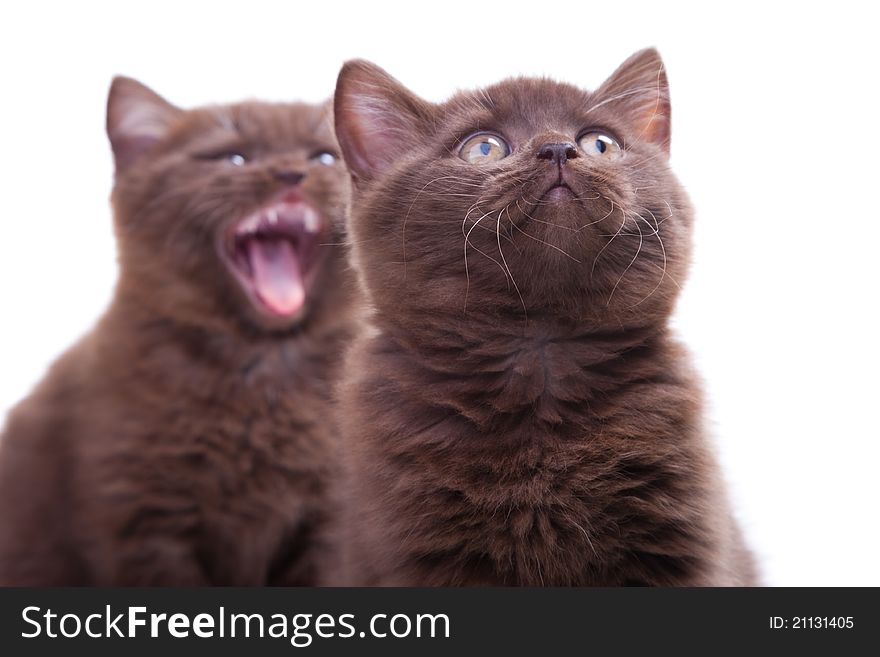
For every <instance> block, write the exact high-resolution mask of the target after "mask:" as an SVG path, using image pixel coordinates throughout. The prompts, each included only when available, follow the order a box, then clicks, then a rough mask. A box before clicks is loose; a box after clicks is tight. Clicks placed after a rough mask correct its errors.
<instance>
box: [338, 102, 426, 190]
mask: <svg viewBox="0 0 880 657" xmlns="http://www.w3.org/2000/svg"><path fill="white" fill-rule="evenodd" d="M348 103H349V105H348V107H346V108H345V109H342V110H340V111H339V112H338V113H337V126H339V128H338V129H337V136H338V137H339V140H340V142H341V143H342V146H343V150H344V152H345V156H346V163H347V164H348V166H349V167H350V168H351V169H352V171H353V172H354V173H355V175H356V176H358V177H362V178H370V177H372V176H375V175H376V174H377V173H379V172H381V171H382V170H384V169H385V168H387V167H388V166H389V165H390V164H391V163H393V162H394V161H395V159H396V158H397V157H398V156H399V155H400V151H401V149H403V148H405V147H406V144H405V142H406V139H407V136H408V134H409V132H408V131H407V130H406V124H407V123H408V120H407V117H406V116H405V115H404V114H403V112H399V113H398V112H395V109H394V107H393V106H389V105H392V103H391V102H389V101H387V100H385V99H384V98H376V97H372V96H364V95H359V94H352V95H351V97H350V98H349V99H348Z"/></svg>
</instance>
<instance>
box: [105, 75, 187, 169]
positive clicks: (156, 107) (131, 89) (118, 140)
mask: <svg viewBox="0 0 880 657" xmlns="http://www.w3.org/2000/svg"><path fill="white" fill-rule="evenodd" d="M182 111H183V110H181V109H180V108H178V107H175V106H174V105H172V104H171V103H169V102H168V101H167V100H165V99H164V98H162V96H160V95H159V94H157V93H156V92H155V91H153V90H152V89H150V88H149V87H147V86H145V85H143V84H141V83H140V82H138V81H137V80H133V79H132V78H126V77H122V76H117V77H115V78H113V83H112V84H111V85H110V93H109V95H108V96H107V136H108V137H109V138H110V145H111V146H112V147H113V158H114V160H115V161H116V171H117V172H118V171H123V170H125V169H126V168H127V167H129V166H130V165H131V164H132V163H133V162H134V161H135V160H137V159H138V158H139V157H140V156H141V155H143V154H144V153H145V152H147V151H148V150H149V149H150V148H151V147H152V146H153V145H155V144H156V142H158V141H159V140H160V139H162V137H164V136H165V134H166V132H167V131H168V128H169V127H170V126H171V124H172V123H173V122H174V120H175V119H176V118H177V117H178V116H179V115H180V114H181V112H182Z"/></svg>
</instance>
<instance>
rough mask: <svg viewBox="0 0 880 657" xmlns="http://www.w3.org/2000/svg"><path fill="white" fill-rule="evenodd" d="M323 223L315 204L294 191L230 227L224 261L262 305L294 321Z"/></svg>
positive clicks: (225, 244)
mask: <svg viewBox="0 0 880 657" xmlns="http://www.w3.org/2000/svg"><path fill="white" fill-rule="evenodd" d="M322 224H323V220H322V217H321V215H320V213H319V212H318V211H317V210H316V209H315V208H314V207H312V206H311V205H310V204H309V203H307V202H306V201H305V200H303V198H302V197H300V196H298V195H288V196H286V197H284V198H282V199H281V200H278V201H275V202H273V203H271V204H270V205H266V206H264V207H262V208H260V209H259V210H257V211H256V212H254V213H252V214H250V215H248V216H246V217H245V218H243V219H241V220H240V221H238V222H237V223H235V224H234V225H233V226H232V227H231V228H230V229H229V230H228V231H227V233H226V235H225V239H224V240H223V242H224V244H223V249H222V250H223V255H224V260H225V261H226V263H227V265H228V266H229V268H230V269H231V270H232V272H233V274H235V277H236V278H237V279H238V281H239V283H240V284H241V286H242V288H243V289H244V291H245V292H246V293H247V294H248V296H249V297H250V298H251V301H252V302H253V303H254V304H255V305H256V306H257V308H258V309H260V310H262V311H263V312H265V313H267V314H269V315H271V316H274V317H282V318H288V319H289V318H293V317H295V316H296V315H298V314H299V313H300V311H301V310H302V309H303V306H304V305H305V301H306V292H307V289H308V284H309V282H310V278H311V277H310V274H311V273H312V271H313V270H314V268H315V267H314V266H315V262H316V260H317V256H318V251H319V250H318V246H319V237H320V235H321V229H322Z"/></svg>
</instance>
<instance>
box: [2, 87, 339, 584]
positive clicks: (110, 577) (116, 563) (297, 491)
mask: <svg viewBox="0 0 880 657" xmlns="http://www.w3.org/2000/svg"><path fill="white" fill-rule="evenodd" d="M107 131H108V134H109V137H110V141H111V144H112V147H113V154H114V158H115V162H116V182H115V186H114V191H113V207H114V218H115V228H116V234H117V241H118V245H119V254H120V280H119V284H118V286H117V290H116V295H115V298H114V300H113V302H112V304H111V306H110V308H109V309H108V310H107V312H106V314H105V315H104V316H103V318H102V319H101V320H100V321H99V323H98V324H97V326H96V328H95V329H94V330H93V331H92V332H91V333H90V334H89V335H87V336H86V337H85V338H84V339H83V340H82V341H81V342H80V343H79V344H77V345H76V346H75V347H73V348H72V349H71V350H70V351H68V352H67V353H66V354H65V355H64V356H62V357H61V359H59V361H58V362H57V363H56V364H55V365H54V366H53V367H52V369H51V371H50V372H49V374H48V375H47V377H46V378H45V380H44V381H43V382H42V383H41V384H40V385H39V386H38V387H37V389H36V390H35V391H34V392H33V393H32V394H31V396H30V397H28V398H27V399H26V400H25V401H23V402H22V403H21V404H19V406H18V407H17V408H16V409H15V410H14V411H13V412H12V413H11V415H10V417H9V421H8V425H7V427H6V430H5V433H4V435H3V439H2V447H0V517H2V518H3V523H4V531H3V532H0V583H2V584H6V585H9V584H19V585H35V584H43V585H49V584H52V585H70V584H103V585H110V584H112V585H134V584H138V585H203V584H225V585H266V584H291V585H293V584H314V583H318V582H321V581H323V578H324V577H325V571H326V569H327V564H328V560H329V559H330V558H331V556H332V549H331V545H330V540H331V539H330V537H329V536H328V534H327V531H326V530H327V521H328V515H329V513H330V509H331V507H332V503H331V501H330V498H331V494H332V492H333V488H332V487H333V483H332V482H333V478H334V471H335V467H336V466H335V462H334V450H335V442H334V437H335V435H336V432H337V430H336V427H335V418H334V415H333V410H334V403H333V401H332V394H331V391H332V386H333V383H334V381H335V379H336V377H337V373H338V370H339V367H340V357H339V354H340V352H341V351H342V347H343V345H344V344H346V343H347V341H348V339H349V336H350V332H351V326H352V323H353V321H354V313H355V310H354V305H353V300H354V297H353V295H352V290H351V281H350V280H349V274H348V271H347V267H346V265H345V253H344V252H343V250H342V247H341V246H340V245H341V244H342V242H343V241H344V221H345V216H344V205H345V200H344V199H345V195H346V191H347V184H348V183H347V179H346V175H345V173H344V169H343V167H342V164H341V161H339V158H338V151H337V149H338V147H337V144H336V141H335V138H334V136H333V131H332V126H331V109H330V107H329V105H322V106H312V105H306V104H269V103H260V102H247V103H240V104H234V105H221V106H215V107H206V108H199V109H193V110H182V109H179V108H177V107H175V106H173V105H171V104H170V103H168V102H167V101H165V100H164V99H163V98H161V97H159V96H158V95H157V94H155V93H154V92H152V91H151V90H149V89H147V88H146V87H144V86H143V85H141V84H140V83H138V82H136V81H134V80H130V79H127V78H117V79H116V80H115V81H114V83H113V86H112V88H111V91H110V97H109V101H108V114H107ZM34 481H39V482H41V485H40V486H39V487H37V489H36V490H35V489H34V486H33V482H34Z"/></svg>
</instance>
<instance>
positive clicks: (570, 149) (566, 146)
mask: <svg viewBox="0 0 880 657" xmlns="http://www.w3.org/2000/svg"><path fill="white" fill-rule="evenodd" d="M577 156H578V152H577V148H575V145H574V144H572V143H571V142H568V141H567V142H564V143H554V144H544V145H543V146H541V148H539V149H538V159H539V160H550V161H551V162H553V164H558V165H559V166H562V165H564V164H565V163H566V162H567V161H568V160H573V159H574V158H576V157H577Z"/></svg>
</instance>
